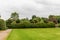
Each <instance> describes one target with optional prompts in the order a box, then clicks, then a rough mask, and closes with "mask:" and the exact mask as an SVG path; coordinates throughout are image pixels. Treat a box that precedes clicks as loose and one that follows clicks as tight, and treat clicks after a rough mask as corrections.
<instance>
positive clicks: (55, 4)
mask: <svg viewBox="0 0 60 40" xmlns="http://www.w3.org/2000/svg"><path fill="white" fill-rule="evenodd" d="M15 11H16V12H17V13H19V15H20V18H25V17H28V18H31V16H32V15H37V16H40V17H47V16H48V15H60V0H0V14H1V16H2V18H3V19H8V18H9V17H10V15H11V13H12V12H15Z"/></svg>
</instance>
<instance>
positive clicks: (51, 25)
mask: <svg viewBox="0 0 60 40" xmlns="http://www.w3.org/2000/svg"><path fill="white" fill-rule="evenodd" d="M47 25H48V27H50V28H53V27H55V23H53V22H48V23H47Z"/></svg>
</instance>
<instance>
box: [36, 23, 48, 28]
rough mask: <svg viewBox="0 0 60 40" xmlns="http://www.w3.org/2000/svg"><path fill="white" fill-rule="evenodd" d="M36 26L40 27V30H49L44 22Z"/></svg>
mask: <svg viewBox="0 0 60 40" xmlns="http://www.w3.org/2000/svg"><path fill="white" fill-rule="evenodd" d="M36 26H37V27H39V28H47V24H46V23H44V22H38V23H37V24H36Z"/></svg>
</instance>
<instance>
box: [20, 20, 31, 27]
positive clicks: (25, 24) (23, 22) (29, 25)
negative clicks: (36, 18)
mask: <svg viewBox="0 0 60 40" xmlns="http://www.w3.org/2000/svg"><path fill="white" fill-rule="evenodd" d="M20 26H21V27H22V28H30V27H31V23H30V22H29V21H22V22H20Z"/></svg>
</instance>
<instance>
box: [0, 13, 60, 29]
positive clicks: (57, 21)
mask: <svg viewBox="0 0 60 40" xmlns="http://www.w3.org/2000/svg"><path fill="white" fill-rule="evenodd" d="M55 27H60V16H54V15H49V17H48V18H44V17H38V16H36V15H33V16H32V18H31V19H28V18H24V19H19V14H18V13H16V12H14V13H12V14H11V17H10V18H9V19H8V20H6V21H4V20H3V19H0V29H6V28H55Z"/></svg>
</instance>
